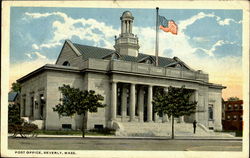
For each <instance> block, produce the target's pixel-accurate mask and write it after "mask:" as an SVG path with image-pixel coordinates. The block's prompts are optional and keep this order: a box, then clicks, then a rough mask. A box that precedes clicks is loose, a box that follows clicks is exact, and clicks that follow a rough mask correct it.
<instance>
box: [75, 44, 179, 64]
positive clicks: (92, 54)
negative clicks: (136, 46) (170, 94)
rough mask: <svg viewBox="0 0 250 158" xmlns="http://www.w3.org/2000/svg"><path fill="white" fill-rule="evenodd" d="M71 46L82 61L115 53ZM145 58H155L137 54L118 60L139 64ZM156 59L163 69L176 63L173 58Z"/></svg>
mask: <svg viewBox="0 0 250 158" xmlns="http://www.w3.org/2000/svg"><path fill="white" fill-rule="evenodd" d="M73 45H74V46H75V47H76V48H77V50H78V51H79V52H80V53H81V54H82V55H83V59H88V58H96V59H103V57H106V56H108V55H110V54H112V53H115V52H116V51H115V50H112V49H106V48H100V47H94V46H88V45H81V44H77V43H73ZM146 57H152V58H153V59H154V60H155V58H156V57H155V56H154V55H148V54H143V53H138V56H137V57H134V56H129V55H121V57H120V58H119V60H124V61H130V62H139V61H141V60H142V59H143V58H146ZM158 59H159V60H158V61H159V63H158V65H159V66H160V67H165V66H167V65H169V64H171V63H176V60H175V59H173V58H166V57H158Z"/></svg>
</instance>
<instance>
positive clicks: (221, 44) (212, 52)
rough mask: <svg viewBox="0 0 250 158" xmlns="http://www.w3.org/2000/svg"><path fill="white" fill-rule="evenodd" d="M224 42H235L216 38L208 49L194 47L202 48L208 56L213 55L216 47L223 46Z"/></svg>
mask: <svg viewBox="0 0 250 158" xmlns="http://www.w3.org/2000/svg"><path fill="white" fill-rule="evenodd" d="M224 44H235V42H229V41H223V40H218V41H217V42H216V43H215V44H214V45H212V47H211V48H210V49H204V48H200V47H199V48H196V50H202V51H203V52H204V53H206V54H207V55H209V56H214V53H215V51H216V49H217V48H218V47H221V46H223V45H224Z"/></svg>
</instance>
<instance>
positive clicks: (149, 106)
mask: <svg viewBox="0 0 250 158" xmlns="http://www.w3.org/2000/svg"><path fill="white" fill-rule="evenodd" d="M152 101H153V86H152V85H149V86H148V104H147V112H148V116H147V119H148V120H147V121H148V122H152V114H153V108H152Z"/></svg>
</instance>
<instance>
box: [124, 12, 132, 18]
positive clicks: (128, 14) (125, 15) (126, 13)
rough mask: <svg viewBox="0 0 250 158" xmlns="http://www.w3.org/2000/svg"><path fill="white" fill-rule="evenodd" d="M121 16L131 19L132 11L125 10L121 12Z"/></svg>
mask: <svg viewBox="0 0 250 158" xmlns="http://www.w3.org/2000/svg"><path fill="white" fill-rule="evenodd" d="M122 18H131V19H133V18H134V17H133V16H132V13H131V12H130V11H125V12H123V14H122Z"/></svg>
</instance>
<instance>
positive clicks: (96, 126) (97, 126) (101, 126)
mask: <svg viewBox="0 0 250 158" xmlns="http://www.w3.org/2000/svg"><path fill="white" fill-rule="evenodd" d="M94 128H95V129H99V130H100V129H103V125H99V124H96V125H95V126H94Z"/></svg>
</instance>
